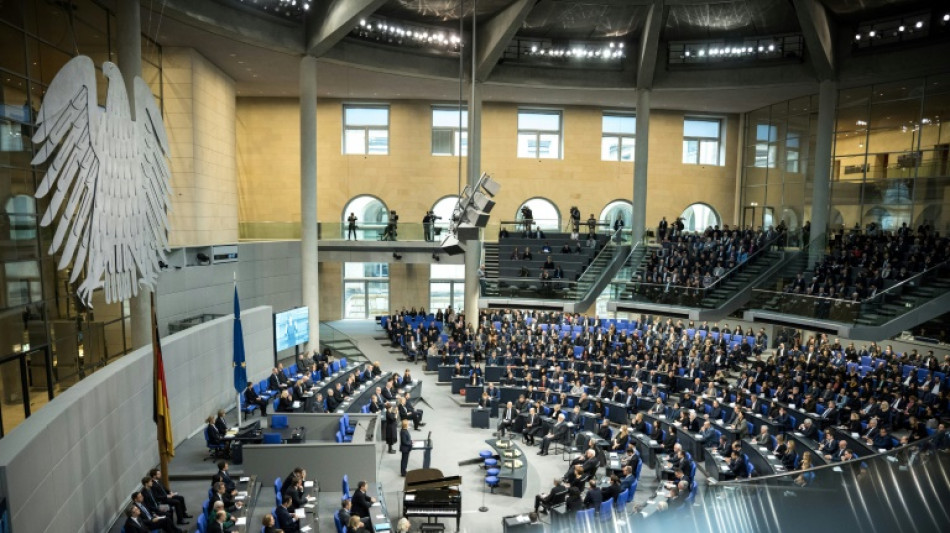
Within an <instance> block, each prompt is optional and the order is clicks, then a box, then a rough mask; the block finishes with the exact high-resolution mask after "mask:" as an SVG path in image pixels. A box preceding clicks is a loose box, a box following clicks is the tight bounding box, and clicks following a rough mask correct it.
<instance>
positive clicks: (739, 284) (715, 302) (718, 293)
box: [698, 249, 785, 309]
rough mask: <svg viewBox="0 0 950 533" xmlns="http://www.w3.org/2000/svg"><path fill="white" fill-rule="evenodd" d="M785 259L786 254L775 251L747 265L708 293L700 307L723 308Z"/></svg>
mask: <svg viewBox="0 0 950 533" xmlns="http://www.w3.org/2000/svg"><path fill="white" fill-rule="evenodd" d="M784 257H785V254H784V252H781V251H779V250H774V249H773V250H769V251H768V252H765V253H764V254H762V255H761V256H760V257H759V258H758V259H757V260H756V261H755V262H753V263H749V264H747V265H746V266H745V267H744V268H743V269H742V270H741V271H739V272H737V273H735V274H734V275H733V276H732V277H730V278H728V279H726V280H724V281H722V282H720V283H718V284H717V285H715V286H714V287H713V288H712V289H711V290H708V291H706V294H705V296H703V298H702V299H701V300H700V301H699V303H698V305H699V307H702V308H703V309H715V308H718V307H722V306H723V305H724V304H725V303H726V302H727V301H728V300H729V299H730V298H732V297H733V296H734V295H735V294H736V293H737V292H739V291H741V290H743V289H746V288H747V287H749V286H750V285H752V283H753V282H754V281H756V280H757V279H758V278H759V277H760V276H761V275H762V273H763V272H765V271H766V270H768V268H769V267H770V266H772V265H774V264H775V263H776V262H778V261H781V260H782V259H783V258H784Z"/></svg>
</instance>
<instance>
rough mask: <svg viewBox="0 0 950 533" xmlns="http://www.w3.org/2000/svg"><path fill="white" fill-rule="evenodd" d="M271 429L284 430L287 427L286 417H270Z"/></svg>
mask: <svg viewBox="0 0 950 533" xmlns="http://www.w3.org/2000/svg"><path fill="white" fill-rule="evenodd" d="M270 427H272V428H274V429H283V428H286V427H287V416H286V415H272V416H271V417H270Z"/></svg>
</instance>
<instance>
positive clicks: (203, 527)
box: [198, 515, 208, 533]
mask: <svg viewBox="0 0 950 533" xmlns="http://www.w3.org/2000/svg"><path fill="white" fill-rule="evenodd" d="M207 530H208V517H207V515H200V516H199V517H198V533H205V532H206V531H207Z"/></svg>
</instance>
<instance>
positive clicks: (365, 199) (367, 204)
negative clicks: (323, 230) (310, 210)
mask: <svg viewBox="0 0 950 533" xmlns="http://www.w3.org/2000/svg"><path fill="white" fill-rule="evenodd" d="M351 214H352V215H354V216H356V240H358V241H363V240H366V241H375V240H378V239H379V236H380V235H382V233H383V230H384V229H385V228H386V224H388V223H389V208H388V207H386V204H384V203H383V202H382V200H380V199H379V198H376V197H375V196H370V195H368V194H363V195H360V196H357V197H356V198H353V199H352V200H350V201H349V202H347V204H346V207H345V208H344V209H343V216H342V219H341V221H340V233H341V235H340V236H341V237H348V235H347V234H348V233H349V231H348V229H349V222H348V219H349V218H350V215H351ZM322 238H325V239H326V238H332V237H330V236H329V235H326V236H324V237H322Z"/></svg>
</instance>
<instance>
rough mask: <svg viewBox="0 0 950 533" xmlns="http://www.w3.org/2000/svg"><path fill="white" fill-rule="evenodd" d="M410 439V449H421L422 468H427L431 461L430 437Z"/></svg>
mask: <svg viewBox="0 0 950 533" xmlns="http://www.w3.org/2000/svg"><path fill="white" fill-rule="evenodd" d="M429 435H430V438H427V439H423V440H414V441H412V451H416V450H422V468H429V465H430V464H431V463H432V438H431V433H430V434H429Z"/></svg>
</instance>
